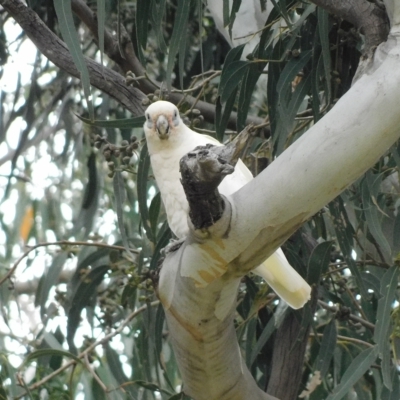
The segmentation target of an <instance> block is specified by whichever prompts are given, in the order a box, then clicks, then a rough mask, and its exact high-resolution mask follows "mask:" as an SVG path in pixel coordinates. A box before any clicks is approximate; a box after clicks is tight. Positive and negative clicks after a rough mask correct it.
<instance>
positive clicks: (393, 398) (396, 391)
mask: <svg viewBox="0 0 400 400" xmlns="http://www.w3.org/2000/svg"><path fill="white" fill-rule="evenodd" d="M391 380H392V382H393V387H392V389H391V390H390V389H388V388H387V387H386V386H383V387H382V394H381V400H398V399H400V380H399V373H398V371H397V369H396V368H392V370H391Z"/></svg>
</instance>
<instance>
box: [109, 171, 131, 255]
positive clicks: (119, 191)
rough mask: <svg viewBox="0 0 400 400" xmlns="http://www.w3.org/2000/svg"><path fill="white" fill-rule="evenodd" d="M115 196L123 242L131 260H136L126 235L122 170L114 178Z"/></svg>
mask: <svg viewBox="0 0 400 400" xmlns="http://www.w3.org/2000/svg"><path fill="white" fill-rule="evenodd" d="M113 188H114V197H115V207H116V211H117V219H118V227H119V232H120V234H121V239H122V243H123V245H124V247H125V250H126V251H127V253H128V254H129V255H130V257H131V260H134V259H135V258H134V256H133V254H132V253H131V251H130V245H129V241H128V236H127V235H126V230H125V225H124V212H123V205H124V202H125V198H126V192H125V183H124V179H123V177H122V173H121V171H116V172H115V174H114V179H113Z"/></svg>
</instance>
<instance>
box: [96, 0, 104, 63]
mask: <svg viewBox="0 0 400 400" xmlns="http://www.w3.org/2000/svg"><path fill="white" fill-rule="evenodd" d="M105 25H106V2H105V0H97V34H98V37H99V49H100V62H101V65H103V54H104V30H105Z"/></svg>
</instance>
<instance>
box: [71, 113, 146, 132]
mask: <svg viewBox="0 0 400 400" xmlns="http://www.w3.org/2000/svg"><path fill="white" fill-rule="evenodd" d="M76 116H77V117H78V118H79V119H80V120H81V121H83V122H84V123H85V124H88V125H91V126H98V127H99V128H119V129H132V128H141V127H143V124H144V123H145V122H146V118H145V116H144V115H143V116H140V117H135V118H124V119H107V120H94V121H91V120H90V119H88V118H84V117H82V116H80V115H77V114H76Z"/></svg>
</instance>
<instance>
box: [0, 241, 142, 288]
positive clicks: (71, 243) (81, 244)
mask: <svg viewBox="0 0 400 400" xmlns="http://www.w3.org/2000/svg"><path fill="white" fill-rule="evenodd" d="M47 246H92V247H104V248H108V249H113V250H121V251H125V250H126V249H125V247H124V246H115V245H111V244H107V243H97V242H80V241H77V242H70V241H68V240H60V241H57V242H45V243H38V244H36V245H34V246H32V247H31V248H30V249H29V250H27V251H26V252H25V253H24V254H22V256H21V257H20V258H18V260H17V261H16V262H15V263H14V265H13V266H12V267H11V269H10V270H9V271H8V272H7V273H6V274H5V275H4V276H3V277H2V278H1V279H0V286H1V285H2V284H3V283H4V282H5V281H6V280H7V279H9V278H10V276H11V275H12V274H13V273H14V272H15V270H16V269H17V267H18V265H19V264H20V263H21V261H22V260H23V259H24V258H26V257H27V256H28V255H29V254H30V253H31V252H32V251H34V250H36V249H37V248H39V247H47ZM130 250H131V252H133V253H137V254H138V253H139V251H138V250H136V249H130Z"/></svg>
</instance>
